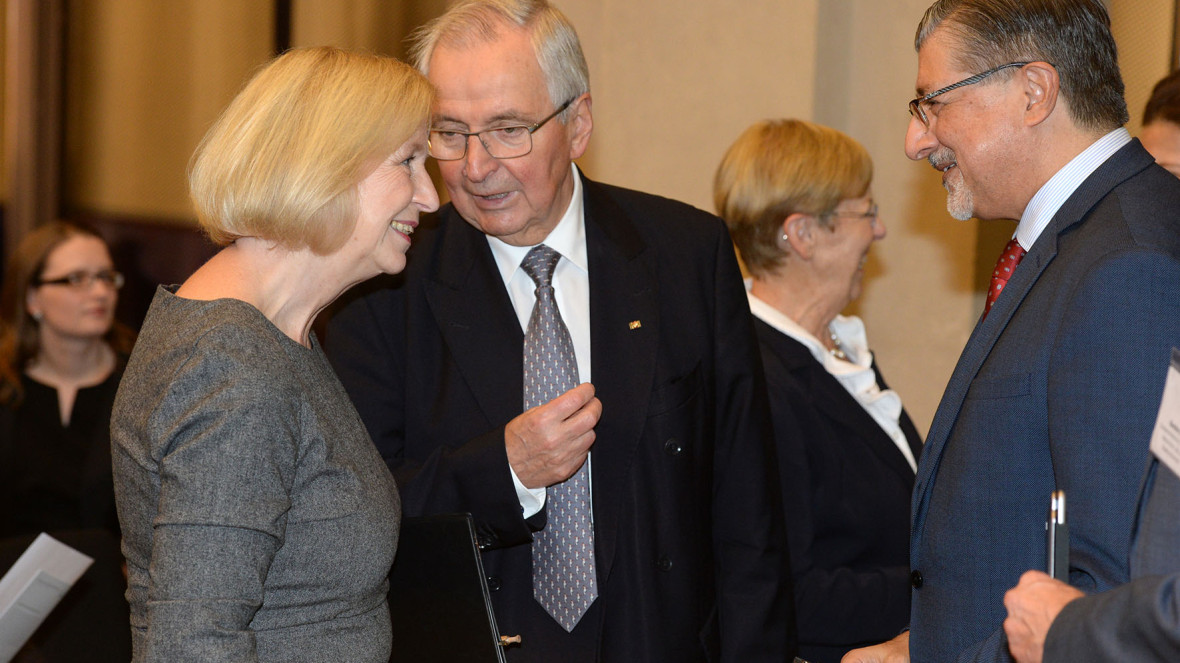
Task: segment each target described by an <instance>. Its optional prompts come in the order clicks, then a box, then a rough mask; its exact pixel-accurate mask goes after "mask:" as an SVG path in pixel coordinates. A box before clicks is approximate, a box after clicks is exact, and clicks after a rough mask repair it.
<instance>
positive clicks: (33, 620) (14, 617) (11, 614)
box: [0, 533, 94, 663]
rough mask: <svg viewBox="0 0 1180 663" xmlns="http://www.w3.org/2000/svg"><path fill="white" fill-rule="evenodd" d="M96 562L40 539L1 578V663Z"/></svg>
mask: <svg viewBox="0 0 1180 663" xmlns="http://www.w3.org/2000/svg"><path fill="white" fill-rule="evenodd" d="M92 563H94V560H93V559H91V558H89V557H87V556H86V555H83V554H82V553H80V552H78V551H77V550H74V549H73V548H71V547H69V546H67V545H65V544H64V543H62V542H60V541H58V540H57V539H54V538H53V537H51V536H49V535H48V534H44V533H43V534H41V535H40V536H38V537H37V538H36V539H35V540H34V541H33V543H32V544H30V545H29V547H28V549H27V550H25V552H24V554H22V555H21V556H20V559H18V560H16V564H13V565H12V568H11V569H9V570H8V573H6V574H4V577H3V578H0V663H8V661H10V660H12V657H13V656H15V655H16V653H17V652H18V651H20V648H21V647H22V646H24V644H25V641H26V640H28V639H29V637H30V636H32V635H33V632H34V631H36V630H37V627H38V626H40V625H41V622H42V621H44V620H45V617H46V616H47V615H48V614H49V611H50V610H53V608H54V606H56V605H57V602H58V601H60V600H61V598H62V597H63V596H65V593H66V591H67V590H68V589H69V588H70V587H71V586H73V584H74V583H75V582H77V581H78V578H80V577H82V574H83V573H84V572H85V571H86V569H88V568H89V567H90V565H91V564H92Z"/></svg>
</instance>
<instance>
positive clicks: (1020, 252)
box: [996, 237, 1025, 281]
mask: <svg viewBox="0 0 1180 663" xmlns="http://www.w3.org/2000/svg"><path fill="white" fill-rule="evenodd" d="M1024 254H1025V250H1024V249H1023V248H1022V247H1021V246H1020V242H1018V241H1016V238H1015V237H1013V238H1012V239H1011V240H1009V241H1008V244H1007V246H1005V247H1004V252H1003V253H1001V254H1000V259H999V260H997V261H996V271H997V272H1000V271H1002V272H1003V273H1002V274H1000V275H999V276H1001V278H1003V279H1004V280H1005V281H1006V280H1008V277H1009V276H1011V273H1012V270H1014V269H1016V266H1017V265H1019V264H1020V261H1021V260H1022V259H1023V258H1024Z"/></svg>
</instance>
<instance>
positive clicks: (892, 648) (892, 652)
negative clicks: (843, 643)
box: [840, 631, 910, 663]
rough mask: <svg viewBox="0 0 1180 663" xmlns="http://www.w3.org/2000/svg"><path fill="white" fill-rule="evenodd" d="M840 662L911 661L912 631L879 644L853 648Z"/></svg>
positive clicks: (881, 662)
mask: <svg viewBox="0 0 1180 663" xmlns="http://www.w3.org/2000/svg"><path fill="white" fill-rule="evenodd" d="M840 663H910V632H909V631H906V632H905V633H902V634H901V635H899V636H897V637H896V638H894V639H892V640H889V641H887V642H882V643H881V644H879V645H873V646H872V647H864V648H862V649H853V650H852V651H850V652H848V653H847V654H845V655H844V658H842V659H840Z"/></svg>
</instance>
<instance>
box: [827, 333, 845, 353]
mask: <svg viewBox="0 0 1180 663" xmlns="http://www.w3.org/2000/svg"><path fill="white" fill-rule="evenodd" d="M828 336H830V337H831V339H832V347H831V348H830V349H829V350H828V352H829V353H831V355H832V356H833V357H835V358H836V359H848V355H846V354H844V349H843V348H841V347H840V337H838V336H836V332H834V331H832V328H831V327H828Z"/></svg>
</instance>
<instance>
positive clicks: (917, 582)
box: [910, 569, 922, 589]
mask: <svg viewBox="0 0 1180 663" xmlns="http://www.w3.org/2000/svg"><path fill="white" fill-rule="evenodd" d="M910 584H911V585H913V586H914V589H922V572H921V571H919V570H917V569H914V570H913V571H911V572H910Z"/></svg>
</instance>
